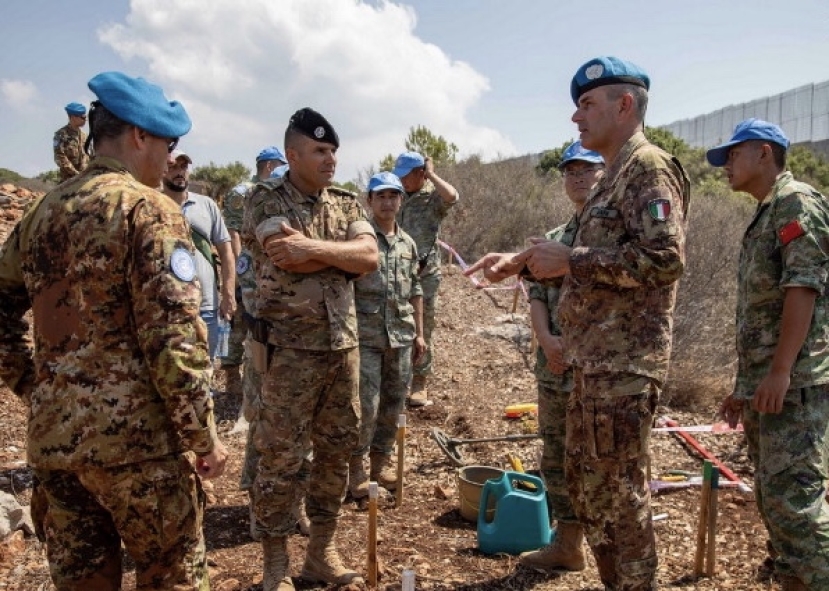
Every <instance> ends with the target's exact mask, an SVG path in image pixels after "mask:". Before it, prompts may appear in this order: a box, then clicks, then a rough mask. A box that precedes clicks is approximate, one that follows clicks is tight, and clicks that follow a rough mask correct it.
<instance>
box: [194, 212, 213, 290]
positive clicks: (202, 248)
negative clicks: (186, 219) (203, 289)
mask: <svg viewBox="0 0 829 591" xmlns="http://www.w3.org/2000/svg"><path fill="white" fill-rule="evenodd" d="M190 236H191V238H192V239H193V246H195V247H196V250H198V251H199V252H200V253H202V255H203V256H204V258H205V259H207V260H208V262H209V263H210V265H211V266H212V267H213V277H214V278H215V281H216V285H219V271H218V269H217V268H216V257H215V256H214V255H213V250H212V248H211V246H210V241H209V240H208V239H207V238H206V237H205V236H203V235H202V234H201V232H199V231H197V230H196V229H195V228H193V227H192V226H191V227H190Z"/></svg>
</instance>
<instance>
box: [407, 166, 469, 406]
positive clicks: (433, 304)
mask: <svg viewBox="0 0 829 591" xmlns="http://www.w3.org/2000/svg"><path fill="white" fill-rule="evenodd" d="M392 173H394V175H395V176H397V177H398V178H399V179H400V182H401V183H402V184H403V188H404V189H406V195H405V196H404V197H403V206H402V207H401V208H400V213H398V214H397V223H398V224H400V227H401V228H403V231H404V232H406V233H407V234H408V235H409V236H411V237H412V238H413V239H414V241H415V244H416V245H417V252H418V254H419V256H420V284H421V286H422V288H423V335H424V338H425V339H426V347H427V348H426V353H425V354H424V355H423V356H422V357H421V358H420V361H418V362H417V363H415V365H414V369H413V371H412V374H413V376H412V388H411V394H410V396H409V405H410V406H424V405H426V404H427V403H428V391H427V388H426V377H427V376H428V375H430V374H431V373H432V331H433V330H434V328H435V312H436V310H437V300H438V287H440V253H439V252H438V250H439V247H438V233H439V232H440V224H441V222H442V221H443V218H445V217H446V215H447V214H448V213H449V209H450V208H451V207H452V206H453V205H455V204H456V203H457V202H458V198H459V195H458V191H457V190H456V189H455V187H453V186H452V185H450V184H449V183H447V182H446V181H445V180H443V179H442V178H440V177H439V176H438V175H437V174H436V173H435V166H434V163H433V162H432V160H431V158H428V157H426V158H424V157H423V156H422V155H421V154H418V153H417V152H403V153H402V154H400V156H398V157H397V160H396V161H395V164H394V170H392Z"/></svg>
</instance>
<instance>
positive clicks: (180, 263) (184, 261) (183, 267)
mask: <svg viewBox="0 0 829 591" xmlns="http://www.w3.org/2000/svg"><path fill="white" fill-rule="evenodd" d="M170 269H172V271H173V275H175V276H176V277H178V278H179V279H181V280H182V281H185V282H187V283H189V282H190V281H193V278H194V277H195V276H196V261H195V259H194V258H193V255H192V254H190V253H189V252H188V251H187V250H186V249H184V248H180V247H179V248H177V249H175V250H174V251H173V254H171V255H170Z"/></svg>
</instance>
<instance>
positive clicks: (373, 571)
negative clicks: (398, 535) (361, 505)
mask: <svg viewBox="0 0 829 591" xmlns="http://www.w3.org/2000/svg"><path fill="white" fill-rule="evenodd" d="M378 492H379V489H378V486H377V483H376V482H369V483H368V565H367V567H366V569H367V570H368V586H369V587H377V496H378Z"/></svg>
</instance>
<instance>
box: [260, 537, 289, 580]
mask: <svg viewBox="0 0 829 591" xmlns="http://www.w3.org/2000/svg"><path fill="white" fill-rule="evenodd" d="M262 556H263V558H264V568H263V572H262V591H293V589H294V583H293V582H292V581H291V577H289V576H288V538H287V537H285V536H279V537H275V538H263V539H262Z"/></svg>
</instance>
